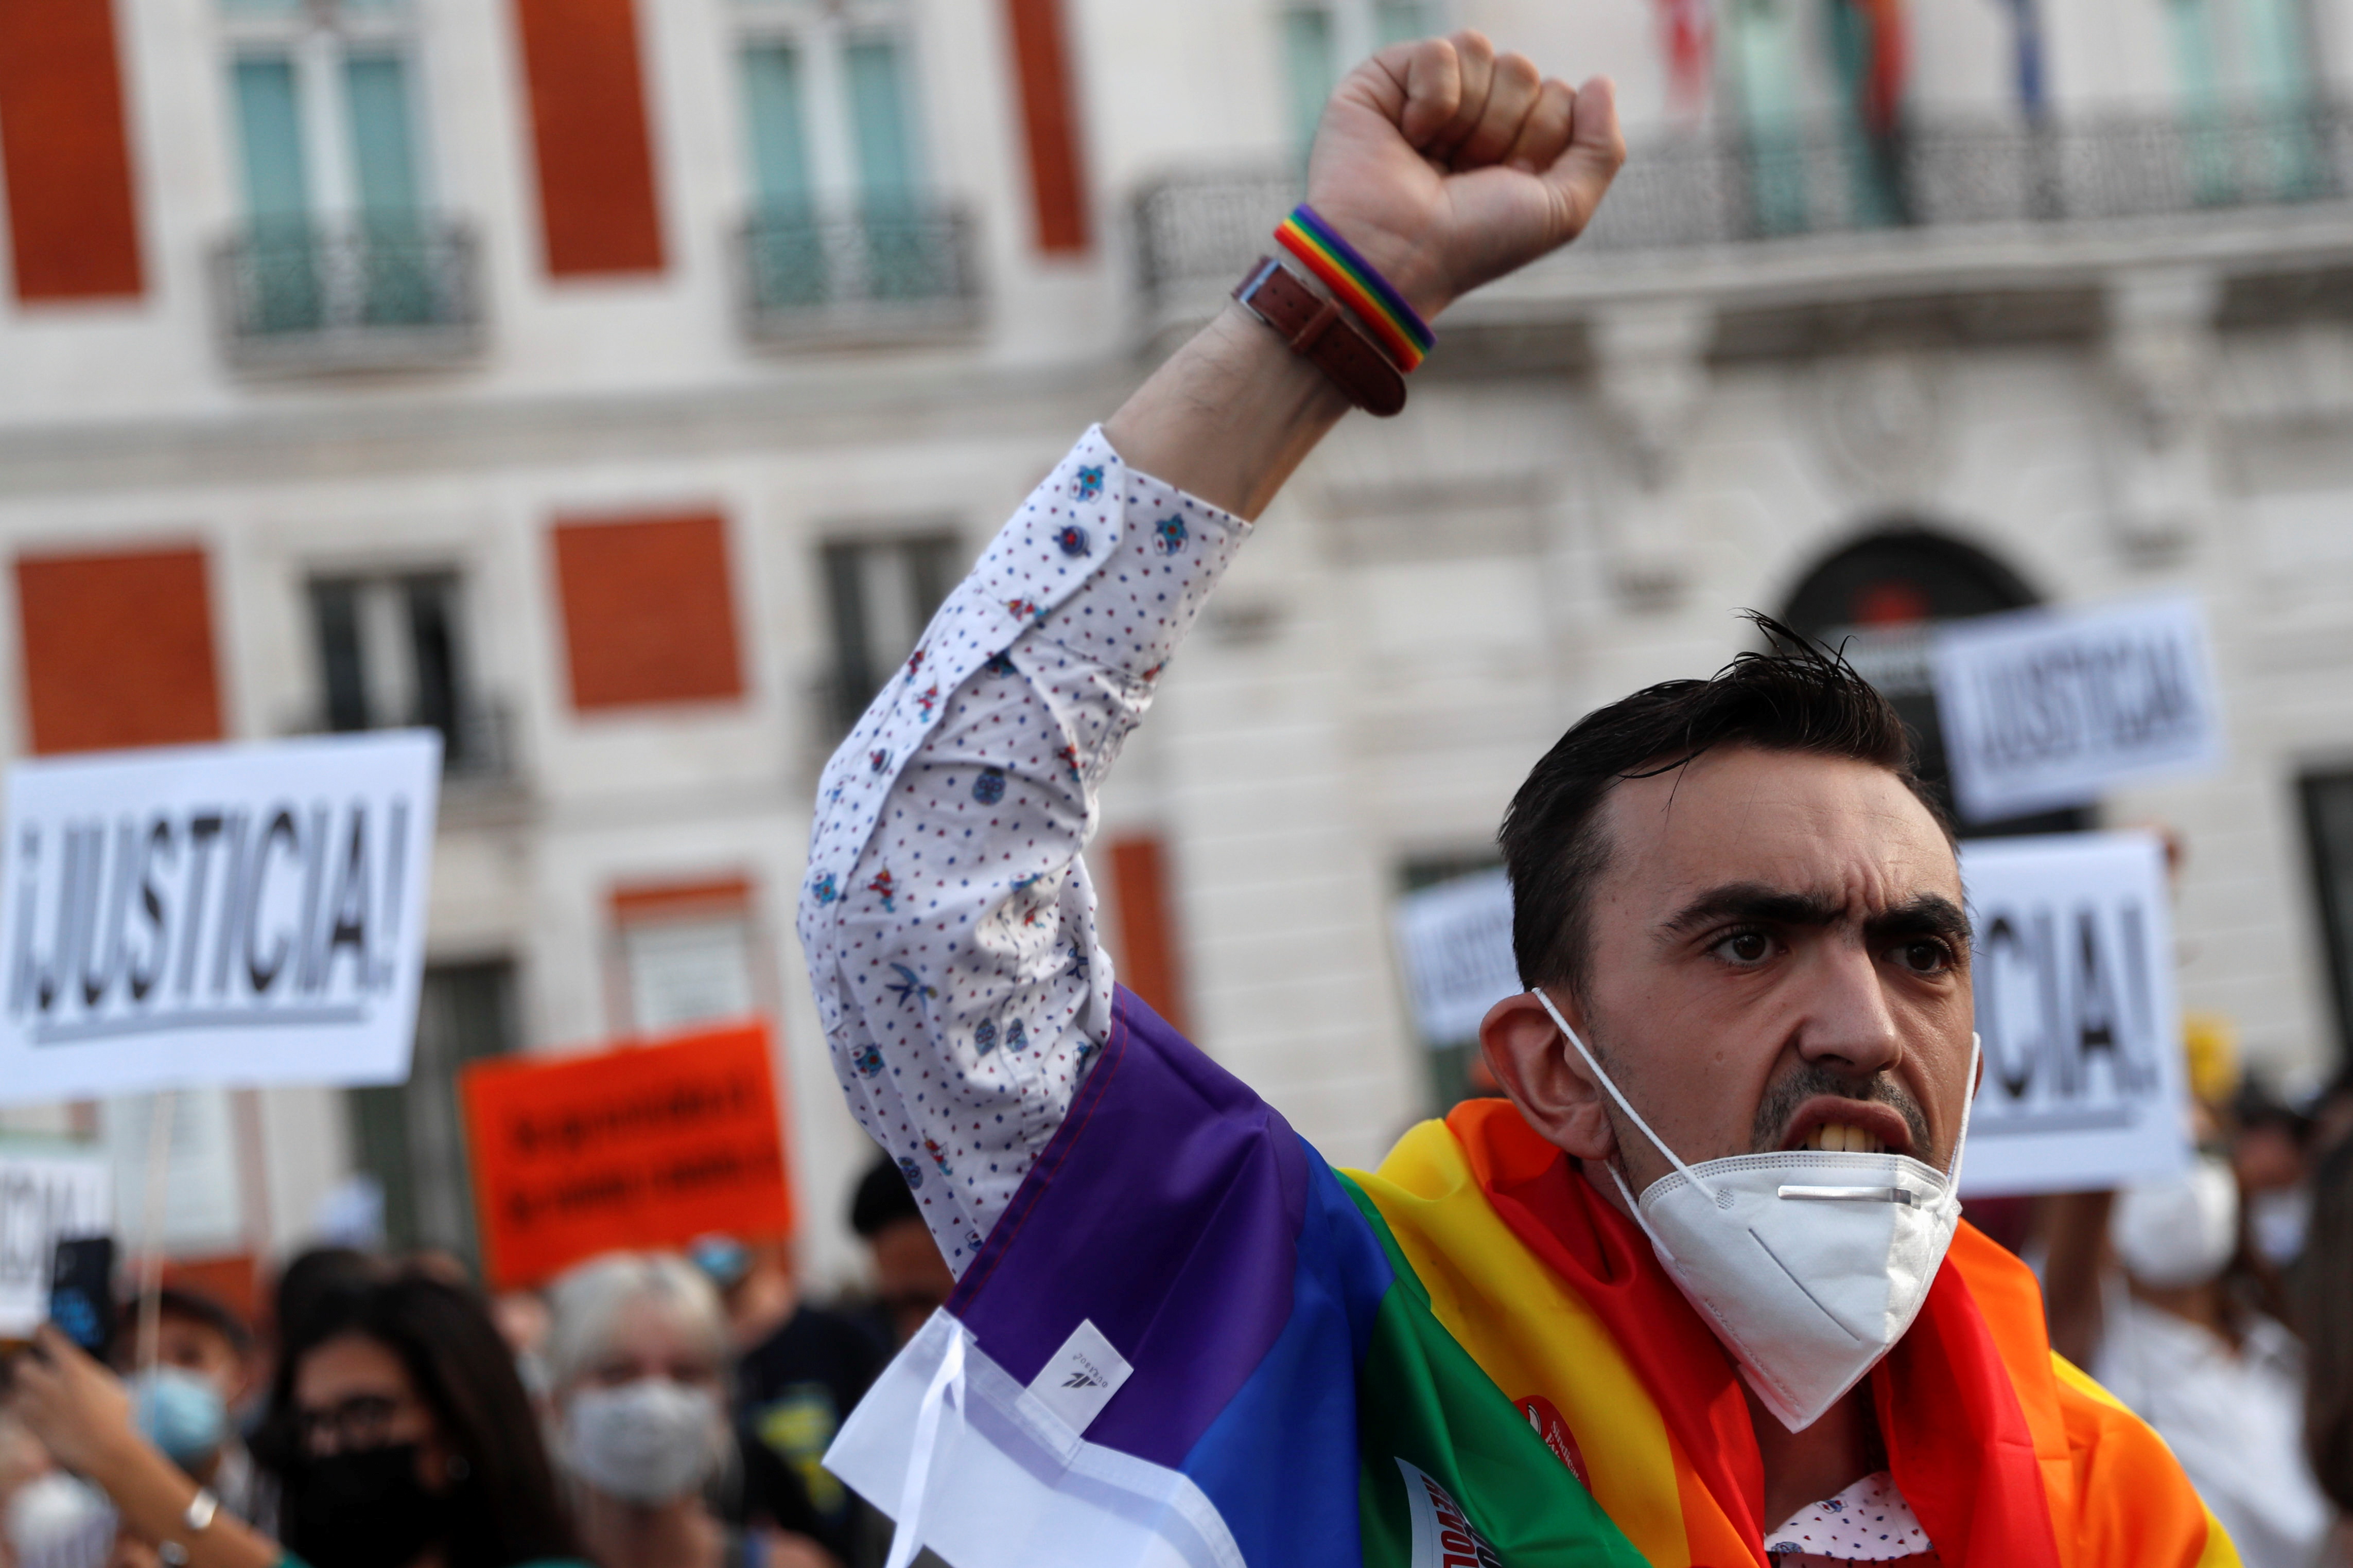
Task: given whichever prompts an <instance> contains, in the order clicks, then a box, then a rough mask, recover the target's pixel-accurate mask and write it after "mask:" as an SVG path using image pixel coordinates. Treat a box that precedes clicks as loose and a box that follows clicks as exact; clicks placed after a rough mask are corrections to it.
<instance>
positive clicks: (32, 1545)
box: [6, 1470, 116, 1568]
mask: <svg viewBox="0 0 2353 1568" xmlns="http://www.w3.org/2000/svg"><path fill="white" fill-rule="evenodd" d="M115 1524H116V1520H115V1516H114V1510H113V1509H111V1507H109V1506H108V1505H107V1501H106V1499H105V1497H104V1496H102V1495H101V1494H100V1492H99V1491H98V1489H96V1488H94V1487H92V1486H90V1485H89V1484H88V1483H87V1482H84V1481H79V1480H76V1479H74V1478H73V1477H71V1476H69V1475H67V1474H66V1473H65V1472H64V1471H62V1470H51V1471H49V1472H48V1473H47V1474H46V1475H42V1476H37V1477H35V1478H34V1479H31V1480H29V1481H27V1482H26V1483H25V1484H24V1485H23V1486H22V1487H20V1488H18V1489H17V1490H16V1496H14V1497H12V1498H10V1499H9V1500H8V1514H7V1521H6V1529H7V1535H8V1545H9V1548H10V1550H11V1551H13V1552H15V1553H16V1563H17V1564H18V1568H103V1564H104V1563H106V1561H107V1559H108V1558H110V1557H111V1556H112V1555H113V1554H114V1531H115Z"/></svg>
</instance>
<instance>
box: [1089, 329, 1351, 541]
mask: <svg viewBox="0 0 2353 1568" xmlns="http://www.w3.org/2000/svg"><path fill="white" fill-rule="evenodd" d="M1346 412H1348V400H1347V399H1346V398H1345V396H1343V395H1341V393H1340V390H1339V388H1337V387H1336V386H1335V385H1334V384H1332V382H1331V381H1330V380H1329V379H1328V378H1327V377H1325V375H1324V373H1323V372H1322V371H1320V370H1317V369H1316V368H1315V367H1314V365H1312V364H1310V363H1307V362H1306V361H1305V360H1303V359H1301V358H1300V357H1299V356H1298V355H1296V354H1294V353H1292V352H1291V349H1290V347H1289V345H1287V344H1286V343H1284V342H1283V341H1282V339H1281V338H1279V337H1277V336H1276V335H1275V334H1274V331H1273V330H1272V329H1271V328H1270V327H1268V326H1267V325H1266V324H1265V323H1264V322H1262V321H1258V320H1256V319H1255V318H1253V317H1252V316H1250V314H1249V313H1248V312H1246V311H1245V310H1243V309H1242V308H1241V307H1240V306H1239V305H1235V304H1230V303H1229V304H1228V305H1227V306H1226V308H1225V309H1224V310H1220V311H1219V313H1218V315H1217V316H1216V318H1215V319H1213V320H1212V321H1210V322H1209V324H1208V326H1206V327H1204V328H1202V329H1201V331H1199V332H1198V333H1196V334H1195V335H1194V337H1193V339H1192V341H1191V342H1187V344H1186V345H1185V346H1184V347H1183V348H1180V349H1178V350H1177V351H1176V353H1174V354H1172V355H1170V356H1169V359H1168V363H1166V364H1164V365H1162V366H1161V367H1160V368H1159V369H1158V370H1157V371H1155V373H1154V374H1153V375H1152V379H1150V380H1149V381H1147V382H1145V384H1143V385H1142V386H1140V387H1138V388H1136V391H1135V395H1134V396H1132V397H1130V398H1129V399H1128V400H1127V401H1126V403H1124V404H1123V405H1121V407H1120V410H1119V412H1118V413H1116V414H1114V415H1113V416H1111V419H1110V420H1109V422H1108V423H1106V424H1105V425H1104V426H1103V434H1104V435H1105V436H1106V437H1110V439H1111V444H1112V445H1113V447H1115V448H1117V449H1118V452H1119V455H1120V456H1121V457H1122V458H1125V459H1126V460H1127V463H1128V465H1129V466H1130V467H1131V468H1136V469H1139V470H1141V471H1142V472H1144V473H1147V474H1150V475H1151V476H1153V478H1155V479H1160V480H1162V481H1163V482H1165V483H1167V484H1171V485H1174V486H1176V488H1177V489H1181V490H1186V491H1188V492H1190V493H1191V494H1193V495H1197V496H1198V497H1200V498H1201V499H1202V500H1206V501H1208V502H1210V503H1211V504H1213V505H1216V506H1220V507H1223V508H1225V509H1226V510H1228V511H1230V512H1233V513H1235V514H1236V515H1238V516H1240V517H1246V518H1255V517H1257V516H1258V515H1259V514H1260V513H1261V512H1262V511H1264V510H1266V507H1267V503H1268V502H1270V501H1271V500H1273V499H1274V493H1275V491H1277V490H1279V489H1282V485H1283V481H1284V480H1286V479H1289V478H1290V477H1291V475H1292V473H1293V470H1294V469H1296V468H1298V467H1299V465H1300V464H1301V463H1302V462H1304V461H1305V460H1306V458H1307V454H1308V453H1310V452H1312V451H1314V449H1315V443H1317V442H1318V441H1321V440H1322V439H1323V438H1324V436H1325V434H1326V433H1328V432H1329V431H1330V430H1331V428H1332V426H1335V425H1336V424H1338V423H1339V422H1340V416H1342V415H1343V414H1345V413H1346Z"/></svg>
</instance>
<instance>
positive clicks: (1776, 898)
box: [1659, 882, 1846, 937]
mask: <svg viewBox="0 0 2353 1568" xmlns="http://www.w3.org/2000/svg"><path fill="white" fill-rule="evenodd" d="M1845 912H1846V900H1843V899H1841V898H1839V897H1838V896H1837V895H1835V894H1832V893H1826V892H1820V891H1814V892H1799V891H1796V890H1793V889H1788V888H1777V887H1774V886H1773V885H1772V884H1770V883H1768V882H1725V883H1722V884H1720V885H1718V886H1716V887H1713V888H1710V889H1707V890H1706V891H1705V892H1704V893H1702V894H1700V896H1699V897H1697V898H1695V899H1694V900H1692V901H1691V902H1689V903H1687V904H1685V905H1684V906H1683V908H1682V909H1680V910H1676V911H1675V912H1674V913H1673V914H1672V916H1670V917H1669V918H1668V920H1667V921H1666V922H1665V923H1664V924H1663V925H1662V926H1660V927H1659V934H1660V935H1662V936H1665V937H1678V936H1687V935H1689V934H1690V933H1691V932H1693V931H1701V930H1704V929H1705V928H1707V927H1709V926H1712V925H1716V924H1719V923H1721V922H1723V921H1757V922H1758V923H1760V924H1771V925H1789V926H1826V925H1831V924H1833V923H1835V922H1836V921H1837V920H1838V918H1839V917H1840V916H1841V915H1842V914H1844V913H1845Z"/></svg>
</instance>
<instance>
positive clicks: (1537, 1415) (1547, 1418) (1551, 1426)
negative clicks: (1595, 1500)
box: [1519, 1394, 1593, 1492]
mask: <svg viewBox="0 0 2353 1568" xmlns="http://www.w3.org/2000/svg"><path fill="white" fill-rule="evenodd" d="M1519 1406H1520V1414H1521V1415H1525V1416H1526V1417H1527V1418H1528V1425H1529V1426H1532V1427H1534V1428H1535V1434H1536V1436H1539V1437H1541V1438H1543V1439H1544V1446H1545V1447H1547V1448H1550V1449H1551V1450H1552V1457H1553V1458H1556V1459H1558V1460H1559V1461H1560V1462H1561V1463H1562V1464H1564V1465H1567V1467H1568V1473H1569V1474H1570V1475H1572V1476H1575V1477H1576V1478H1577V1485H1578V1486H1581V1487H1583V1488H1584V1489H1586V1490H1587V1491H1588V1492H1589V1491H1591V1490H1592V1489H1593V1478H1592V1477H1591V1476H1589V1475H1588V1474H1586V1472H1585V1455H1584V1454H1583V1453H1582V1452H1580V1451H1579V1450H1578V1448H1577V1436H1576V1434H1575V1433H1572V1432H1571V1431H1570V1430H1569V1429H1568V1423H1567V1422H1566V1421H1564V1420H1562V1419H1561V1418H1560V1412H1559V1410H1557V1409H1556V1408H1555V1407H1554V1405H1553V1402H1552V1401H1551V1400H1549V1399H1546V1397H1545V1396H1544V1395H1543V1394H1529V1395H1528V1396H1527V1397H1526V1398H1525V1399H1522V1400H1521V1401H1519Z"/></svg>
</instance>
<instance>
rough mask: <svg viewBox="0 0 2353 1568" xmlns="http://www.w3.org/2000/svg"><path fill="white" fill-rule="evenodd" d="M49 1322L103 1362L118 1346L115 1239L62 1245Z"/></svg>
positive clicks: (52, 1271)
mask: <svg viewBox="0 0 2353 1568" xmlns="http://www.w3.org/2000/svg"><path fill="white" fill-rule="evenodd" d="M49 1321H51V1322H52V1323H55V1324H56V1325H57V1326H58V1332H59V1333H61V1334H63V1335H65V1337H66V1338H68V1339H69V1340H71V1341H72V1342H74V1343H76V1344H78V1345H79V1346H80V1347H81V1348H82V1349H83V1350H85V1351H88V1352H90V1354H91V1355H94V1356H96V1357H98V1358H99V1359H100V1361H104V1360H105V1359H106V1352H107V1350H108V1348H109V1347H110V1346H111V1345H112V1344H113V1342H114V1238H113V1237H111V1236H85V1237H77V1238H75V1239H74V1240H71V1241H60V1242H58V1250H57V1252H56V1254H55V1257H54V1258H53V1260H52V1262H51V1264H50V1268H49Z"/></svg>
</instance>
